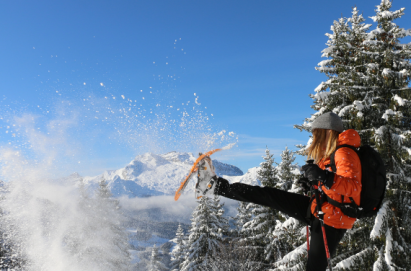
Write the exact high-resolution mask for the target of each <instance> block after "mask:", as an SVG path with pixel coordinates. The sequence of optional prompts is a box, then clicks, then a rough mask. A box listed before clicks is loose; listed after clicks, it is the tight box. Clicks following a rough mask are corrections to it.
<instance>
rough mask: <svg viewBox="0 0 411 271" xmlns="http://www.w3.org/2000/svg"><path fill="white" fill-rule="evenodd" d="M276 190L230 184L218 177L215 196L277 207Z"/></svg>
mask: <svg viewBox="0 0 411 271" xmlns="http://www.w3.org/2000/svg"><path fill="white" fill-rule="evenodd" d="M273 190H275V188H270V187H261V186H253V185H248V184H243V183H233V184H230V183H229V182H228V181H227V180H226V179H223V178H221V177H218V179H217V186H216V189H215V194H216V195H219V196H224V197H226V198H230V199H234V200H239V201H244V202H252V203H255V204H260V205H264V206H268V207H274V206H275V203H274V202H275V198H274V197H273V196H274V195H275V192H274V191H273Z"/></svg>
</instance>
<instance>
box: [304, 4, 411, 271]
mask: <svg viewBox="0 0 411 271" xmlns="http://www.w3.org/2000/svg"><path fill="white" fill-rule="evenodd" d="M391 7H392V2H391V1H389V0H382V1H381V3H380V5H378V6H377V9H376V15H375V16H373V17H371V18H372V19H373V21H374V22H375V23H377V26H376V28H375V29H374V30H372V31H370V32H369V33H367V30H368V29H369V28H370V26H369V25H366V24H364V23H363V22H364V19H363V17H362V16H361V15H358V11H357V9H356V8H355V9H354V10H353V14H352V17H351V18H349V19H340V20H339V21H338V22H335V23H334V26H333V27H332V30H333V34H328V37H329V41H328V43H327V45H328V48H326V49H325V50H324V51H323V56H324V57H328V58H329V59H327V60H325V61H322V62H320V64H319V67H318V68H317V69H318V70H319V71H320V72H323V73H325V74H326V75H327V76H328V78H329V79H328V80H327V81H326V82H323V83H321V84H320V86H319V87H318V88H317V89H316V90H315V91H316V94H315V95H312V98H313V99H314V105H313V106H312V107H313V109H315V110H316V111H317V112H316V113H315V114H313V115H312V117H311V118H307V119H306V121H305V123H304V124H303V125H296V127H297V128H299V129H300V130H307V131H310V125H311V123H312V121H313V120H314V119H315V118H316V117H317V116H319V115H321V114H323V113H325V112H328V111H333V112H335V113H337V114H338V115H339V116H340V117H341V118H342V119H343V122H344V128H345V129H350V128H353V129H356V130H357V131H358V132H359V133H360V135H361V139H362V143H363V144H369V145H371V146H373V147H374V148H376V149H377V150H378V151H379V153H380V154H381V156H382V158H383V160H384V162H385V164H386V169H387V178H388V186H387V188H388V189H387V193H386V198H385V203H384V205H383V207H382V208H381V210H380V212H379V214H378V215H377V217H376V218H375V219H373V218H371V219H360V220H357V222H356V224H355V225H354V227H353V229H352V230H349V231H347V233H346V235H345V237H344V239H343V244H342V245H340V246H339V247H338V250H337V256H336V257H335V258H334V259H333V262H334V264H336V267H337V269H338V268H339V269H340V270H368V269H369V268H371V267H372V266H374V268H375V269H374V270H385V269H386V268H387V266H389V268H390V269H393V268H394V269H398V270H406V269H407V268H408V266H410V265H411V255H410V254H409V253H407V251H409V249H410V248H411V223H410V222H411V210H410V207H409V206H410V203H409V202H411V182H410V180H411V159H410V155H411V140H410V139H411V121H410V120H411V112H410V108H411V107H410V105H411V104H410V98H411V93H410V88H409V87H408V86H409V82H410V75H411V64H410V58H411V46H410V45H409V44H408V45H404V44H401V43H400V40H401V39H402V38H404V37H406V36H410V35H411V31H410V30H404V29H402V28H400V27H398V26H397V25H396V24H395V23H394V20H395V19H398V18H401V17H402V16H403V15H404V8H402V9H400V10H397V11H391ZM376 259H378V260H377V261H376Z"/></svg>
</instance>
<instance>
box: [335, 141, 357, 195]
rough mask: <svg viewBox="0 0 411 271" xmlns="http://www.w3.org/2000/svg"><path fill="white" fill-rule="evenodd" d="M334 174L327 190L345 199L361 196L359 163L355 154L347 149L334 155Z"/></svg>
mask: <svg viewBox="0 0 411 271" xmlns="http://www.w3.org/2000/svg"><path fill="white" fill-rule="evenodd" d="M334 159H335V160H334V161H335V166H336V169H337V171H336V173H335V176H334V183H333V185H332V186H331V188H330V189H329V190H332V191H333V192H334V193H338V194H340V195H343V196H345V197H357V196H360V194H361V173H362V172H361V162H360V158H359V157H358V155H357V153H356V152H355V151H353V150H352V149H349V148H341V149H339V150H337V152H336V153H335V158H334Z"/></svg>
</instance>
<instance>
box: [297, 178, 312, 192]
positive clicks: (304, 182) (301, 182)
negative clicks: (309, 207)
mask: <svg viewBox="0 0 411 271" xmlns="http://www.w3.org/2000/svg"><path fill="white" fill-rule="evenodd" d="M297 185H298V186H299V187H301V188H302V189H303V190H304V194H307V193H308V191H310V189H311V185H312V183H311V182H310V180H308V179H307V178H305V177H302V178H300V179H298V181H297Z"/></svg>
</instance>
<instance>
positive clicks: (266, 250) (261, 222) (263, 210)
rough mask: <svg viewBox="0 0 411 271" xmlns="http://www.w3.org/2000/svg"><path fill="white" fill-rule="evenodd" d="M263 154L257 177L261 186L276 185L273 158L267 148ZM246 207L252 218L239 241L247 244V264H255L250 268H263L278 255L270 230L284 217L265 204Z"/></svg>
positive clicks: (245, 225) (276, 178)
mask: <svg viewBox="0 0 411 271" xmlns="http://www.w3.org/2000/svg"><path fill="white" fill-rule="evenodd" d="M265 154H266V155H265V156H263V159H264V162H262V163H261V164H260V170H259V171H258V179H259V180H260V182H261V184H262V185H263V186H266V187H276V186H277V184H278V183H279V179H278V177H277V173H278V172H277V169H276V167H275V166H274V158H273V155H272V154H270V151H269V150H268V149H266V151H265ZM248 209H250V210H251V214H252V215H253V218H252V220H251V221H249V222H248V223H246V224H244V227H243V231H244V233H245V236H246V237H244V238H242V239H241V240H240V241H241V242H242V243H244V244H247V249H248V250H249V252H250V254H249V257H250V259H252V260H251V261H249V262H248V264H249V265H251V264H255V265H254V266H250V268H251V269H254V270H264V269H266V266H267V265H268V264H270V263H272V262H273V261H274V260H275V259H276V258H277V256H278V255H277V252H276V251H277V249H276V248H275V247H273V246H272V243H271V239H272V232H273V231H274V229H275V227H276V225H277V221H278V220H279V219H280V218H281V219H282V220H284V218H283V217H281V216H280V215H279V214H278V212H277V211H276V210H274V209H272V208H269V207H266V206H261V205H257V204H250V205H249V206H248Z"/></svg>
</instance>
